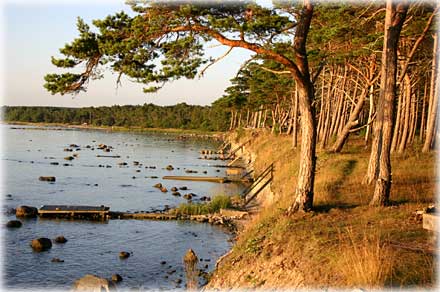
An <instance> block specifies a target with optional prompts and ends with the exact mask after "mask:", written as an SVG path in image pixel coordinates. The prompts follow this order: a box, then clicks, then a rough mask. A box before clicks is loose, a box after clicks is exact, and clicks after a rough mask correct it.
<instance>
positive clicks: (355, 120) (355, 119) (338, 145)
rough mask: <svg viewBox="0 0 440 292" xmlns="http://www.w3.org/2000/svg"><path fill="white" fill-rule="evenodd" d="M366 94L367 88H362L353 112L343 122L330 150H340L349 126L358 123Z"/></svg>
mask: <svg viewBox="0 0 440 292" xmlns="http://www.w3.org/2000/svg"><path fill="white" fill-rule="evenodd" d="M367 94H368V91H367V89H364V90H363V92H362V94H361V96H360V97H359V99H358V101H357V103H356V107H355V108H354V110H353V112H352V113H351V115H350V117H349V118H348V122H347V123H346V124H345V126H344V128H343V129H342V132H341V134H340V135H338V138H337V139H336V142H335V144H333V146H332V152H340V151H341V150H342V147H343V146H344V143H345V141H346V140H347V138H348V135H349V134H350V130H351V128H352V127H354V126H356V125H357V124H358V123H359V121H358V116H359V113H360V112H361V111H362V109H363V107H364V101H365V98H366V96H367Z"/></svg>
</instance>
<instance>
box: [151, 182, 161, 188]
mask: <svg viewBox="0 0 440 292" xmlns="http://www.w3.org/2000/svg"><path fill="white" fill-rule="evenodd" d="M153 187H155V188H158V189H161V188H162V184H161V183H157V184H155V185H154V186H153Z"/></svg>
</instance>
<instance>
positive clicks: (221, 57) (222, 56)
mask: <svg viewBox="0 0 440 292" xmlns="http://www.w3.org/2000/svg"><path fill="white" fill-rule="evenodd" d="M233 49H234V47H230V48H229V50H227V51H226V53H224V54H223V55H221V56H220V57H218V58H217V59H215V60H214V61H212V62H211V63H209V64H208V65H207V66H206V67H205V68H203V69H202V71H200V74H199V78H200V77H203V74H205V71H206V70H208V68H209V67H211V66H212V65H214V64H215V63H217V62H218V61H220V60H221V59H223V58H225V57H226V56H227V55H229V53H230V52H231V51H232V50H233Z"/></svg>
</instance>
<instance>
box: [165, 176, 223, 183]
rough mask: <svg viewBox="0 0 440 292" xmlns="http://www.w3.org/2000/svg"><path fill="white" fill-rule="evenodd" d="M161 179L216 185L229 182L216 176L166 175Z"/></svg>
mask: <svg viewBox="0 0 440 292" xmlns="http://www.w3.org/2000/svg"><path fill="white" fill-rule="evenodd" d="M162 179H172V180H192V181H209V182H216V183H226V182H230V181H231V180H230V179H228V178H226V177H217V176H178V175H177V176H173V175H167V176H164V177H162Z"/></svg>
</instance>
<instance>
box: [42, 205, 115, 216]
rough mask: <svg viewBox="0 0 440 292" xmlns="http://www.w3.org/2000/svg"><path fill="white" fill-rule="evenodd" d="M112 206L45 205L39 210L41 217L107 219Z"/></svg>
mask: <svg viewBox="0 0 440 292" xmlns="http://www.w3.org/2000/svg"><path fill="white" fill-rule="evenodd" d="M109 212H110V207H106V206H76V205H44V206H42V207H41V208H40V209H39V210H38V215H40V216H41V217H45V216H54V217H57V216H59V217H71V218H75V217H84V218H95V217H96V218H100V219H106V217H107V215H108V214H109Z"/></svg>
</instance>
